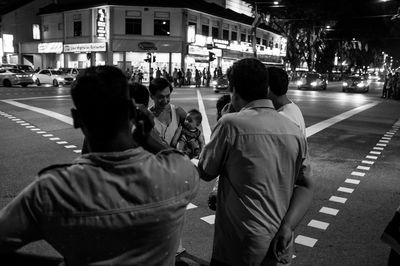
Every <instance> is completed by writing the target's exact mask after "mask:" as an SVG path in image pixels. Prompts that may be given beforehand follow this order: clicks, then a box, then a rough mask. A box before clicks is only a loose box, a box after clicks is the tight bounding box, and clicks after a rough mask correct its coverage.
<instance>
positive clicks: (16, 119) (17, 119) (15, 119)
mask: <svg viewBox="0 0 400 266" xmlns="http://www.w3.org/2000/svg"><path fill="white" fill-rule="evenodd" d="M20 120H21V119H19V118H14V119H11V121H20Z"/></svg>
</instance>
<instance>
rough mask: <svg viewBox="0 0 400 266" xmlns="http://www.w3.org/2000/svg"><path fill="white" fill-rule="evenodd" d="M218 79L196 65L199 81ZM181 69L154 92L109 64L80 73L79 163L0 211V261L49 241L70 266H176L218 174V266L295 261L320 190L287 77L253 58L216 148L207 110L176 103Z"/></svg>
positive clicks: (240, 70) (235, 77)
mask: <svg viewBox="0 0 400 266" xmlns="http://www.w3.org/2000/svg"><path fill="white" fill-rule="evenodd" d="M209 72H210V71H209V70H203V71H202V72H201V71H199V70H197V69H196V70H195V74H194V79H195V85H196V86H200V84H199V83H201V80H200V79H199V77H201V76H203V77H204V73H206V75H207V76H208V73H209ZM217 72H218V70H217ZM183 73H185V72H184V71H183V70H182V69H179V70H178V69H175V70H174V73H173V74H172V78H171V79H172V82H170V81H169V80H168V79H167V78H166V77H167V76H168V73H167V72H166V71H161V70H160V69H159V68H158V69H157V70H156V77H155V78H154V79H152V80H151V82H150V84H149V86H148V88H146V87H145V86H144V85H142V84H140V82H135V83H128V82H127V78H126V75H125V73H123V71H121V70H119V69H118V68H116V67H112V66H97V67H90V68H88V69H86V70H85V71H83V72H82V73H80V74H79V76H78V77H77V79H76V81H75V83H74V84H73V85H72V87H71V96H72V100H73V103H74V107H73V108H72V110H71V112H72V117H73V121H74V127H75V128H77V129H80V130H81V131H82V133H83V135H84V137H85V140H84V144H83V147H84V148H83V149H82V151H83V152H82V155H81V156H79V157H78V158H77V159H76V160H75V161H73V162H72V163H70V164H66V165H65V164H64V165H53V166H49V167H48V168H45V169H43V170H41V171H40V172H39V173H38V175H37V176H36V178H35V181H34V182H33V183H32V184H30V185H29V186H28V187H27V188H26V189H24V190H23V191H22V192H21V193H20V194H19V195H18V196H17V197H15V198H14V199H13V200H12V201H11V202H10V203H9V204H7V206H6V207H5V208H3V209H2V210H1V211H0V253H9V252H13V251H15V250H16V249H18V248H20V247H22V246H24V245H26V244H28V243H30V242H32V241H36V240H46V241H47V242H48V243H49V244H51V245H52V246H53V247H54V248H55V249H56V250H57V251H58V252H59V253H60V254H61V255H62V256H63V257H64V260H65V264H66V265H174V263H175V259H176V254H179V253H181V252H183V251H184V250H185V249H184V248H183V246H182V243H181V240H180V239H181V233H182V227H183V224H184V217H185V211H186V206H187V205H188V203H189V202H190V201H192V200H193V198H194V197H195V196H196V194H197V192H198V188H199V180H200V179H202V180H204V181H212V180H214V179H216V178H217V182H216V186H215V188H214V189H213V191H212V192H211V194H210V196H209V202H208V203H209V206H210V208H211V209H213V210H215V211H216V219H215V233H214V241H213V248H212V257H211V264H210V265H211V266H218V265H222V266H226V265H231V266H246V265H289V264H290V263H291V260H292V256H293V244H294V229H295V228H296V226H297V225H298V224H299V222H300V221H301V220H302V218H303V216H304V215H305V213H306V212H307V210H308V208H309V206H310V204H311V201H312V195H313V186H314V185H313V178H312V174H311V167H310V162H309V156H308V145H307V140H306V134H305V123H304V118H303V116H302V113H301V111H300V109H299V108H298V106H297V105H296V104H294V103H293V102H292V101H291V100H290V99H289V98H288V97H287V96H286V92H287V89H288V82H289V81H288V76H287V74H286V72H285V71H283V70H282V69H279V68H274V67H271V68H266V67H265V66H264V65H263V64H262V63H261V62H260V61H259V60H257V59H254V58H248V59H242V60H239V61H237V62H235V63H234V64H233V65H232V67H231V68H230V69H229V70H228V72H227V77H228V80H229V84H230V85H229V86H230V90H231V95H229V96H228V95H224V96H222V97H221V98H220V99H219V100H218V101H217V106H216V107H217V120H218V121H217V124H216V126H215V128H214V129H213V131H212V134H211V137H210V141H209V143H205V142H204V136H203V134H202V132H201V128H200V126H201V122H202V115H201V113H200V112H199V111H198V110H196V109H192V110H189V111H188V112H186V111H185V110H184V109H183V108H182V107H179V106H176V105H174V104H173V103H171V102H170V99H171V94H172V93H173V87H174V86H175V87H176V86H180V85H181V84H182V80H181V79H183V77H184V76H185V77H186V80H188V81H187V82H189V84H190V82H191V81H190V80H191V75H192V74H191V71H190V70H189V69H188V70H187V71H186V74H185V75H184V74H183ZM219 74H221V73H216V75H219ZM138 81H139V80H138ZM203 82H204V80H203ZM171 83H172V84H173V85H174V86H172V84H171ZM203 84H207V80H206V81H205V83H203ZM150 98H151V99H152V101H153V105H152V106H150V107H149V99H150ZM190 159H198V164H197V165H195V164H194V163H193V162H192V161H191V160H190Z"/></svg>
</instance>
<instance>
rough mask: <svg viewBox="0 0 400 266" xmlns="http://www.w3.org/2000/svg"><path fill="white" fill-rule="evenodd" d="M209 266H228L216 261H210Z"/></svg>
mask: <svg viewBox="0 0 400 266" xmlns="http://www.w3.org/2000/svg"><path fill="white" fill-rule="evenodd" d="M210 266H230V265H229V264H226V263H223V262H220V261H218V260H216V259H211V262H210Z"/></svg>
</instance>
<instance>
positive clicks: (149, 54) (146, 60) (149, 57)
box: [144, 53, 154, 63]
mask: <svg viewBox="0 0 400 266" xmlns="http://www.w3.org/2000/svg"><path fill="white" fill-rule="evenodd" d="M144 61H145V62H149V63H150V62H151V53H147V58H146V59H144ZM153 62H154V61H153Z"/></svg>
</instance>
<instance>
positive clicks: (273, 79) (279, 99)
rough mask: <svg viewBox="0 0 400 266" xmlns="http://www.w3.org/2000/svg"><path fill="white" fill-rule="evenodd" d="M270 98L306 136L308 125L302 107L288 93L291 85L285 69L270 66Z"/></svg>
mask: <svg viewBox="0 0 400 266" xmlns="http://www.w3.org/2000/svg"><path fill="white" fill-rule="evenodd" d="M267 69H268V74H269V90H270V98H271V100H272V102H273V104H274V107H275V109H276V110H277V111H278V112H279V113H280V114H281V115H284V116H286V117H287V118H289V119H290V120H292V121H293V122H294V123H295V124H296V125H297V126H299V128H300V129H301V132H302V133H303V135H304V136H306V125H305V123H304V117H303V114H302V113H301V111H300V108H299V107H298V106H297V105H296V104H295V103H294V102H292V101H291V100H290V99H289V98H288V97H287V95H286V93H287V91H288V86H289V78H288V75H287V73H286V71H285V70H283V69H281V68H278V67H268V68H267Z"/></svg>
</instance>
